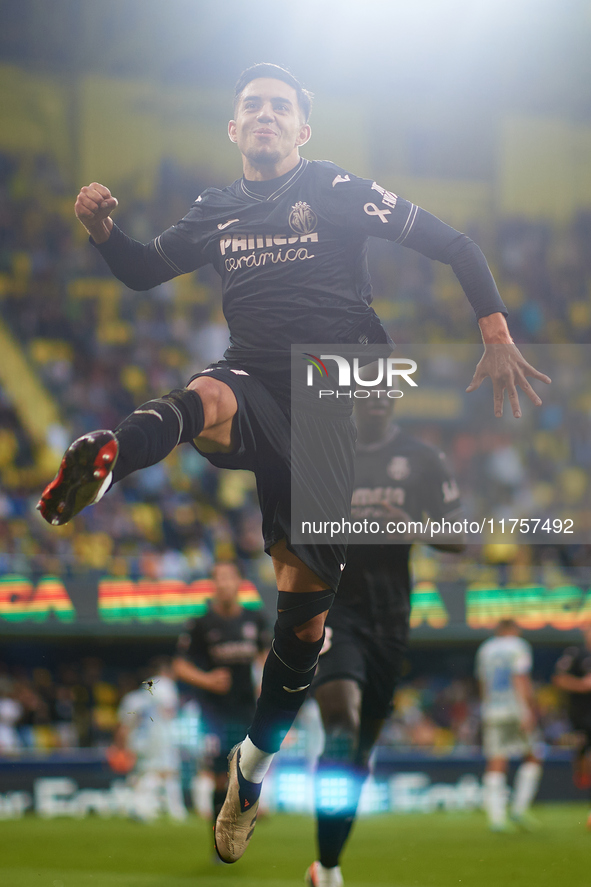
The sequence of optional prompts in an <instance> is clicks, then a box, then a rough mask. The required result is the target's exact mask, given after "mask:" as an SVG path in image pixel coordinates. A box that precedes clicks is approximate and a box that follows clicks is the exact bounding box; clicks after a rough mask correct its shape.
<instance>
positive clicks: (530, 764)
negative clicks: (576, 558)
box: [476, 619, 542, 832]
mask: <svg viewBox="0 0 591 887" xmlns="http://www.w3.org/2000/svg"><path fill="white" fill-rule="evenodd" d="M519 635H520V630H519V626H518V625H517V624H516V623H515V622H514V621H513V620H512V619H502V620H501V621H500V622H499V624H498V626H497V629H496V631H495V634H494V637H492V638H489V639H488V640H487V641H485V642H484V643H483V644H481V645H480V647H479V648H478V650H477V652H476V677H477V678H478V681H479V684H480V694H481V700H482V704H481V713H482V744H483V751H484V756H485V758H486V771H485V774H484V780H483V782H484V807H485V810H486V813H487V816H488V820H489V823H490V827H491V829H492V830H493V831H495V832H511V831H514V830H515V824H516V823H517V824H518V825H521V826H522V827H523V828H533V827H535V826H536V825H537V821H536V820H535V819H534V817H533V816H532V815H531V813H530V812H529V808H530V805H531V803H532V801H533V799H534V798H535V796H536V792H537V790H538V786H539V784H540V779H541V776H542V763H541V760H540V758H539V757H538V755H537V754H536V753H535V750H534V749H535V746H536V739H537V736H536V725H537V714H536V709H535V703H534V694H533V686H532V680H531V670H532V659H533V657H532V648H531V645H530V644H529V643H528V642H527V641H526V640H524V639H523V638H522V637H520V636H519ZM512 757H521V758H523V760H522V763H521V765H520V766H519V768H518V770H517V773H516V775H515V783H514V786H513V796H512V799H511V807H510V818H509V817H508V815H507V797H508V788H507V769H508V760H509V758H512Z"/></svg>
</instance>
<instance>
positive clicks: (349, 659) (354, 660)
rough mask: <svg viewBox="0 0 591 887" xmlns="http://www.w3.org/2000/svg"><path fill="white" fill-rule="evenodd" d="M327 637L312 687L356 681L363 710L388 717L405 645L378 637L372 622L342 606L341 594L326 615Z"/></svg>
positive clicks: (369, 715)
mask: <svg viewBox="0 0 591 887" xmlns="http://www.w3.org/2000/svg"><path fill="white" fill-rule="evenodd" d="M325 631H326V639H325V642H324V647H323V648H322V652H321V653H320V658H319V660H318V668H317V670H316V676H315V678H314V683H313V685H312V689H313V690H314V689H315V688H316V687H319V686H320V685H321V684H326V683H327V682H328V681H336V680H351V681H356V682H357V683H358V684H359V686H360V687H361V690H362V693H363V701H362V712H363V714H366V715H367V717H370V718H376V719H382V718H384V719H385V718H387V717H388V716H389V715H390V714H391V712H392V708H393V705H392V699H393V696H394V690H395V689H396V685H397V683H398V681H399V680H400V677H401V675H402V665H403V661H404V656H405V653H406V645H405V644H403V643H401V641H400V640H397V639H396V638H384V637H380V638H376V636H375V633H374V632H372V628H371V625H370V624H369V622H367V621H364V620H363V619H361V618H360V616H359V614H357V613H356V612H355V611H354V610H351V609H349V608H347V607H345V606H339V603H338V595H337V599H336V602H335V603H334V604H333V606H332V608H331V609H330V611H329V613H328V616H327V619H326V626H325Z"/></svg>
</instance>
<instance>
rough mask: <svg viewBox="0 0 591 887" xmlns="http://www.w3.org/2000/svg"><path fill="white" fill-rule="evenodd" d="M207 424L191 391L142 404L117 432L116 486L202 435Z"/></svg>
mask: <svg viewBox="0 0 591 887" xmlns="http://www.w3.org/2000/svg"><path fill="white" fill-rule="evenodd" d="M203 424H204V421H203V403H202V402H201V398H200V396H199V395H198V394H197V392H196V391H193V390H192V389H189V388H176V389H175V390H174V391H171V392H170V394H165V395H164V397H158V398H156V399H155V400H149V401H148V402H147V403H144V404H142V406H141V407H138V408H137V410H134V412H133V413H132V414H131V415H130V416H128V417H127V418H126V419H124V420H123V422H121V424H120V425H119V426H118V427H117V428H116V429H115V437H116V438H117V440H118V442H119V456H118V459H117V462H116V463H115V468H114V469H113V483H117V481H120V480H122V479H123V478H124V477H127V475H128V474H131V473H132V471H137V470H138V469H140V468H148V466H150V465H155V464H156V462H161V461H162V459H164V458H165V457H166V456H168V454H169V453H171V452H172V450H174V448H175V447H176V446H177V444H179V443H187V442H189V441H191V440H193V439H194V438H196V437H197V436H198V435H199V434H201V432H202V431H203Z"/></svg>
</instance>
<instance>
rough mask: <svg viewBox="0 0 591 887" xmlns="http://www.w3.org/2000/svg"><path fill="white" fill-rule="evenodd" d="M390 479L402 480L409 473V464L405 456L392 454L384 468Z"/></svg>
mask: <svg viewBox="0 0 591 887" xmlns="http://www.w3.org/2000/svg"><path fill="white" fill-rule="evenodd" d="M386 471H387V472H388V477H391V478H392V480H404V478H405V477H408V475H409V474H410V465H409V462H408V459H407V458H406V456H394V458H393V459H391V460H390V464H389V465H388V468H387V469H386Z"/></svg>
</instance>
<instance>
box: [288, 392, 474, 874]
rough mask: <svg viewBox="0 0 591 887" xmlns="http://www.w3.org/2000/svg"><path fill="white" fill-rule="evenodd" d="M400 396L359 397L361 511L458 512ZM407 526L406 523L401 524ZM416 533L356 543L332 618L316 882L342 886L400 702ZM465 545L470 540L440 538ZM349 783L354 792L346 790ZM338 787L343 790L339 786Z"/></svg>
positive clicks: (321, 666) (321, 674)
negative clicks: (378, 751) (398, 402)
mask: <svg viewBox="0 0 591 887" xmlns="http://www.w3.org/2000/svg"><path fill="white" fill-rule="evenodd" d="M393 407H394V401H393V400H391V399H389V398H384V397H378V396H377V392H375V391H373V392H372V393H371V396H370V397H368V398H366V399H365V400H357V401H356V404H355V419H356V422H357V429H358V436H357V454H356V459H355V484H354V491H353V507H352V519H353V520H364V519H365V518H367V519H368V521H377V522H379V523H380V525H381V526H382V527H383V528H384V527H385V524H386V523H387V522H388V521H396V522H397V523H398V522H401V521H402V522H404V523H405V524H406V523H407V522H408V521H423V520H424V519H425V517H426V516H427V515H428V516H430V517H431V518H432V519H433V520H441V519H442V518H444V517H445V518H446V519H447V520H450V521H453V520H454V516H455V515H456V514H457V513H458V509H459V505H460V502H459V491H458V488H457V484H456V482H455V480H454V479H453V478H452V477H451V475H450V474H449V471H448V469H447V466H446V464H445V461H444V457H443V454H442V453H440V452H438V451H437V450H435V449H434V448H433V447H431V446H427V445H426V444H424V443H421V442H420V441H419V440H416V439H415V438H412V437H410V436H409V435H408V434H405V433H404V432H403V431H401V430H400V428H399V427H398V426H397V425H395V424H393V423H392V413H393ZM401 529H402V527H401ZM419 541H425V542H427V541H429V539H428V538H427V537H425V538H421V536H420V535H418V534H416V533H413V534H411V535H408V534H405V535H400V536H398V537H396V536H392V537H391V538H390V542H389V543H386V544H378V545H371V544H365V545H364V544H359V545H354V544H351V543H350V544H349V548H348V551H347V565H346V567H345V569H344V571H343V576H342V578H341V582H340V585H339V590H338V594H337V596H336V600H335V602H334V604H333V606H332V607H331V610H330V612H329V614H328V616H327V620H326V640H325V643H324V647H323V649H322V652H321V654H320V659H319V663H318V671H317V673H316V678H315V680H314V684H313V689H314V693H315V696H316V700H317V702H318V705H319V706H320V712H321V715H322V721H323V725H324V732H325V745H324V751H323V753H322V755H321V757H320V759H319V760H318V765H317V772H316V822H317V832H316V834H317V844H318V854H319V858H318V859H317V860H316V861H315V862H313V863H312V865H311V866H310V868H309V869H308V871H307V873H306V883H307V884H309V885H310V887H341V885H342V884H343V879H342V875H341V870H340V866H339V861H340V857H341V853H342V851H343V848H344V845H345V842H346V841H347V838H348V836H349V833H350V830H351V828H352V826H353V823H354V821H355V816H356V813H357V806H358V802H359V797H360V795H361V790H362V788H363V784H364V782H365V779H366V777H367V775H368V773H369V757H370V754H371V751H372V749H373V747H374V745H375V743H376V741H377V739H378V736H379V734H380V730H381V729H382V726H383V724H384V722H385V720H386V718H387V717H388V716H389V714H390V713H391V711H392V697H393V695H394V689H395V687H396V684H397V682H398V680H399V679H400V677H401V675H402V663H403V660H404V654H405V652H406V646H407V638H408V629H409V618H410V591H411V577H410V572H409V557H410V552H411V545H412V543H413V542H419ZM435 547H436V548H441V549H443V550H446V551H456V552H458V551H461V550H462V548H463V544H462V541H461V539H457V540H456V541H454V542H449V543H447V544H442V545H436V546H435ZM344 785H346V787H347V789H346V799H345V798H344V797H343V795H342V791H343V786H344ZM335 793H336V795H338V797H336V796H333V797H331V794H332V795H335Z"/></svg>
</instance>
